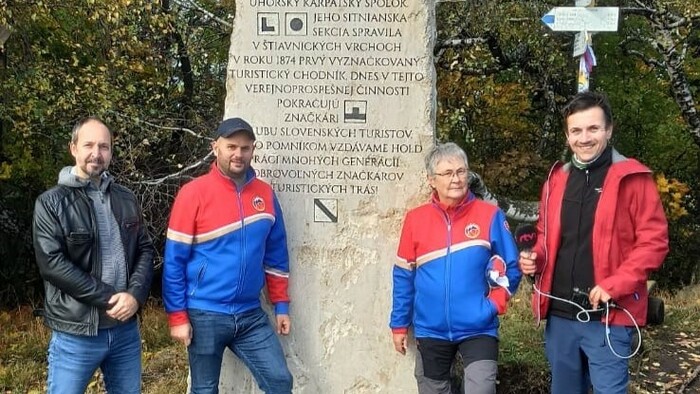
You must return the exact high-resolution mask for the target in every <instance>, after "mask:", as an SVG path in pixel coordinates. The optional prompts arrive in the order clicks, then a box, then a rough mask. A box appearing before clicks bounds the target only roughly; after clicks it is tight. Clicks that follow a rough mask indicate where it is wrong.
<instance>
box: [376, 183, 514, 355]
mask: <svg viewBox="0 0 700 394" xmlns="http://www.w3.org/2000/svg"><path fill="white" fill-rule="evenodd" d="M494 255H499V256H501V257H502V258H503V260H504V261H505V263H506V276H507V277H508V281H509V286H508V291H509V292H510V293H511V294H513V293H514V292H515V291H516V290H517V288H518V285H519V283H520V278H521V273H520V270H519V269H518V264H517V261H518V250H517V247H516V245H515V241H514V240H513V236H512V235H511V233H510V230H509V227H508V223H507V221H506V218H505V215H504V214H503V212H502V211H501V210H500V209H499V208H498V207H496V206H494V205H491V204H489V203H486V202H484V201H482V200H478V199H476V198H475V197H474V195H473V194H472V193H471V192H470V193H469V194H468V195H467V197H466V198H465V199H464V201H463V202H462V203H460V204H458V205H456V206H454V207H449V208H448V207H446V206H444V205H443V204H441V203H440V202H439V201H438V199H437V197H436V196H435V195H434V196H433V198H432V202H430V203H428V204H425V205H422V206H420V207H417V208H415V209H413V210H411V211H409V212H408V213H407V214H406V218H405V219H404V224H403V229H402V231H401V239H400V241H399V248H398V254H397V261H396V264H395V265H394V271H393V279H394V288H393V308H392V312H391V321H390V324H389V325H390V327H391V329H392V331H393V332H395V333H405V332H406V331H407V330H408V327H409V326H411V325H413V327H414V333H415V336H416V338H435V339H442V340H447V341H461V340H464V339H466V338H469V337H473V336H475V335H489V336H493V337H498V325H499V321H498V315H497V312H498V308H499V306H498V305H497V303H503V302H506V298H505V297H494V296H493V295H491V294H490V293H491V289H490V286H489V283H488V280H487V270H488V269H489V260H490V259H491V257H492V256H494ZM494 290H496V289H494ZM497 290H500V291H504V290H505V289H500V288H499V289H497ZM500 307H501V308H504V307H505V306H504V305H501V306H500Z"/></svg>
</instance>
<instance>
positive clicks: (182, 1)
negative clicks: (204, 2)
mask: <svg viewBox="0 0 700 394" xmlns="http://www.w3.org/2000/svg"><path fill="white" fill-rule="evenodd" d="M173 2H174V3H175V4H177V5H179V6H180V7H182V8H185V9H187V10H192V9H195V10H197V11H199V12H200V13H202V14H204V18H205V19H206V20H213V21H214V22H216V23H218V24H220V25H222V26H224V27H226V28H227V29H229V30H230V29H233V24H231V23H230V22H228V21H226V20H224V19H221V18H219V17H218V16H216V15H214V14H213V13H212V12H211V11H209V10H207V9H206V8H204V7H203V6H201V5H200V4H199V3H197V2H196V1H195V0H173Z"/></svg>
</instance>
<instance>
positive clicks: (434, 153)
mask: <svg viewBox="0 0 700 394" xmlns="http://www.w3.org/2000/svg"><path fill="white" fill-rule="evenodd" d="M445 159H461V160H462V161H464V166H465V168H467V169H469V160H468V159H467V154H466V153H465V152H464V150H463V149H462V148H460V147H459V145H457V144H455V143H454V142H446V143H444V144H437V145H435V146H434V147H433V148H432V149H430V151H428V154H427V155H426V156H425V169H426V170H427V171H428V175H435V167H436V166H437V164H438V163H439V162H440V161H442V160H445Z"/></svg>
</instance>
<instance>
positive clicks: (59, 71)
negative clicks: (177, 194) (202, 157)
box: [0, 0, 234, 302]
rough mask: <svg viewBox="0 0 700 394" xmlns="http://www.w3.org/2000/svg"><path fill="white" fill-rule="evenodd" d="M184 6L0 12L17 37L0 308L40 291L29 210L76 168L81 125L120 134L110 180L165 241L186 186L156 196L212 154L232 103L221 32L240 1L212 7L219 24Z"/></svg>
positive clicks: (81, 1)
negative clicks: (211, 143)
mask: <svg viewBox="0 0 700 394" xmlns="http://www.w3.org/2000/svg"><path fill="white" fill-rule="evenodd" d="M183 3H187V4H186V5H187V6H183V5H181V4H180V2H176V1H172V2H169V1H161V2H154V1H149V0H115V1H109V2H102V1H95V0H60V1H58V0H46V1H31V2H30V1H25V0H17V1H12V0H10V1H7V2H2V3H0V26H4V27H5V28H6V29H7V30H9V31H10V32H11V35H10V36H9V39H7V40H6V41H5V42H4V46H3V49H2V53H0V55H1V56H0V57H1V58H2V59H3V61H2V62H0V91H2V98H0V100H2V101H1V105H0V141H2V146H1V147H0V180H1V181H2V182H0V217H8V218H11V220H9V221H3V226H2V227H0V231H2V235H3V237H2V240H1V241H0V259H2V261H3V262H4V263H3V264H2V265H0V301H8V302H15V301H18V300H24V299H26V298H30V299H31V298H36V296H37V292H38V291H40V290H39V286H40V281H39V280H38V275H37V274H36V269H35V267H34V262H33V255H32V253H31V251H30V250H29V248H30V242H29V240H30V237H29V234H30V221H31V214H32V210H33V201H34V198H35V197H36V196H37V195H38V194H39V193H40V192H42V191H43V190H45V189H46V188H48V187H50V186H52V185H54V184H55V183H56V179H57V174H58V169H60V167H61V165H64V164H66V163H70V160H69V157H68V150H67V147H68V146H67V144H68V139H69V134H70V130H71V128H72V125H73V124H74V123H75V121H76V120H78V119H80V118H82V117H84V116H88V115H97V116H99V117H101V118H103V119H104V120H105V122H106V123H107V124H108V125H109V126H110V128H111V129H112V130H113V131H114V134H115V145H114V149H115V154H116V160H115V161H114V163H113V166H112V167H111V171H112V172H113V174H114V175H115V176H116V177H117V178H119V179H120V182H122V183H125V184H128V185H129V186H130V187H131V188H132V189H134V190H136V191H137V193H138V195H139V197H140V198H141V200H142V205H143V207H144V214H145V215H146V216H147V218H148V219H149V220H148V222H149V223H150V224H151V230H152V233H153V236H154V238H155V239H156V240H161V239H162V238H163V234H164V230H163V229H164V224H165V221H166V220H167V217H165V216H166V215H163V212H167V211H168V208H169V204H170V201H171V198H172V197H173V194H174V191H175V190H176V188H177V186H178V182H182V180H183V178H182V177H174V178H172V182H171V183H170V184H168V185H167V187H165V186H162V187H158V188H154V187H153V186H152V185H151V184H161V183H162V182H160V181H158V180H157V179H158V178H159V177H164V176H166V175H167V174H172V173H175V172H177V171H180V170H181V169H182V168H183V167H184V166H185V164H183V163H188V162H189V161H190V159H191V157H192V155H193V154H197V153H198V152H202V151H205V150H207V143H206V140H205V139H203V138H201V136H202V135H207V132H206V131H207V130H210V129H211V127H212V126H213V125H215V124H216V123H218V120H219V119H220V117H221V113H222V109H223V97H224V95H225V88H224V86H225V84H224V81H225V73H226V71H225V70H226V62H227V56H228V55H227V53H228V42H229V27H230V26H229V27H227V26H225V25H224V26H223V27H222V23H223V24H225V23H226V20H227V19H228V20H230V19H231V15H230V13H228V12H223V11H224V10H228V11H230V12H232V10H233V9H234V8H233V0H231V1H216V2H215V1H212V2H210V4H208V5H209V6H211V9H212V10H218V11H222V12H221V13H222V15H224V16H223V17H222V19H220V20H214V19H213V18H212V15H210V14H208V13H205V12H203V11H202V10H199V9H197V8H194V7H193V6H192V4H193V3H191V2H183ZM205 4H206V3H205ZM154 180H155V181H154ZM18 240H19V241H20V242H17V241H18ZM20 245H26V246H25V247H20Z"/></svg>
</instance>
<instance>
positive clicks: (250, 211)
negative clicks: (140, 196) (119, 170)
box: [163, 118, 292, 394]
mask: <svg viewBox="0 0 700 394" xmlns="http://www.w3.org/2000/svg"><path fill="white" fill-rule="evenodd" d="M213 138H214V141H213V142H212V151H213V153H214V156H215V157H216V160H215V161H214V163H213V164H212V166H211V169H210V171H209V172H208V173H207V174H205V175H202V176H200V177H198V178H196V179H194V180H193V181H191V182H189V183H187V184H186V185H184V186H183V187H182V188H181V189H180V191H179V192H178V194H177V197H176V198H175V202H174V204H173V208H172V211H171V214H170V222H169V225H168V234H167V240H166V243H165V260H164V264H163V300H164V303H165V310H166V312H167V313H168V322H169V325H170V335H171V336H172V337H173V338H174V339H176V340H177V341H180V342H182V343H183V344H184V345H185V346H187V351H188V355H189V363H190V373H191V377H192V389H191V393H192V394H200V393H217V392H218V386H219V375H220V372H221V361H222V357H223V352H224V350H225V348H227V347H228V348H229V349H231V351H233V353H234V354H236V356H238V357H239V358H240V359H241V360H242V361H243V363H245V364H246V366H247V367H248V368H249V369H250V371H251V372H252V374H253V376H254V377H255V379H256V381H257V383H258V386H259V387H260V389H261V390H263V391H264V392H266V393H275V394H284V393H291V392H292V375H291V373H290V372H289V369H288V367H287V363H286V360H285V358H284V352H283V351H282V347H281V345H280V342H279V340H278V338H277V336H276V335H275V331H274V330H273V329H272V327H271V325H270V322H269V319H268V317H267V314H266V313H265V312H264V311H263V310H262V308H261V305H260V292H261V290H262V288H263V285H265V284H267V288H268V292H269V298H270V301H271V302H272V303H273V304H274V309H275V315H276V332H277V334H282V335H287V334H289V330H290V328H291V322H290V319H289V296H288V295H287V284H288V278H289V256H288V253H287V236H286V232H285V228H284V220H283V218H282V210H281V208H280V204H279V202H278V200H277V197H276V196H275V194H274V192H273V190H272V188H271V187H270V185H269V184H267V183H266V182H264V181H262V180H260V179H258V178H256V176H255V171H253V169H252V168H251V166H250V161H251V159H252V158H253V152H254V150H255V146H254V144H255V133H254V131H253V128H252V127H251V126H250V124H248V122H246V121H245V120H243V119H241V118H229V119H226V120H224V121H223V122H221V124H219V127H218V128H217V129H216V131H215V132H214V135H213Z"/></svg>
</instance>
